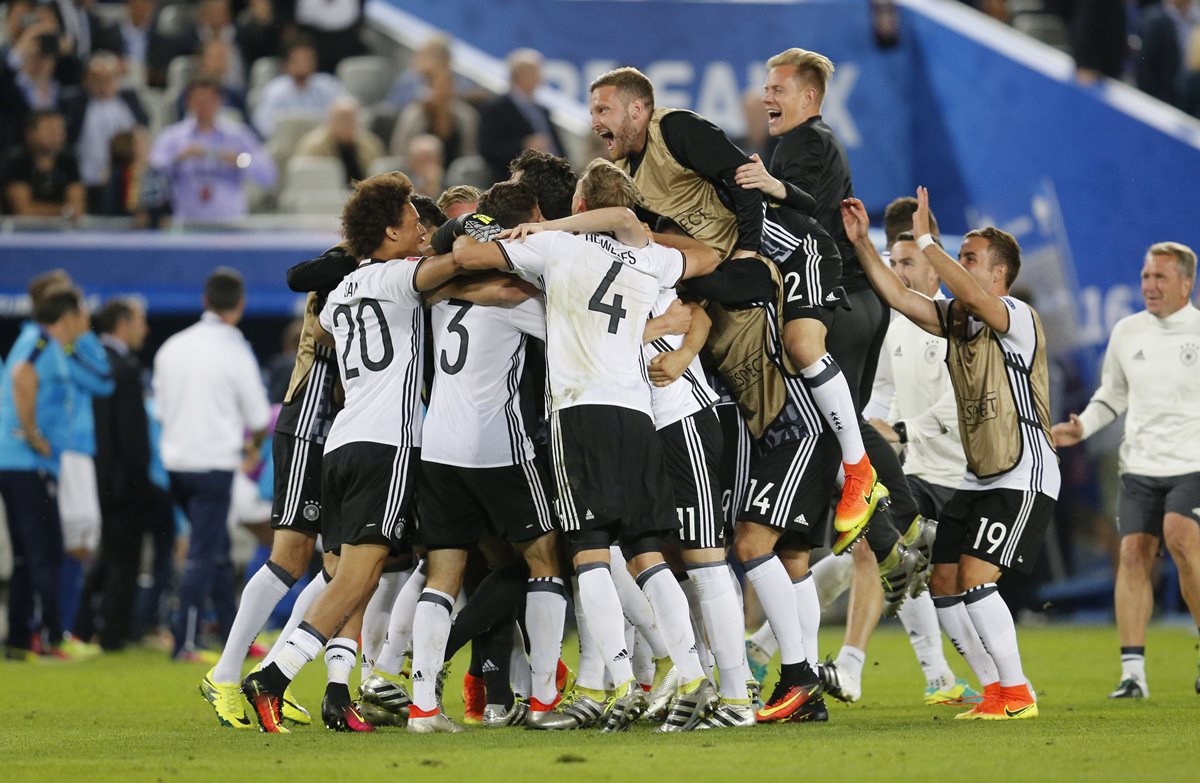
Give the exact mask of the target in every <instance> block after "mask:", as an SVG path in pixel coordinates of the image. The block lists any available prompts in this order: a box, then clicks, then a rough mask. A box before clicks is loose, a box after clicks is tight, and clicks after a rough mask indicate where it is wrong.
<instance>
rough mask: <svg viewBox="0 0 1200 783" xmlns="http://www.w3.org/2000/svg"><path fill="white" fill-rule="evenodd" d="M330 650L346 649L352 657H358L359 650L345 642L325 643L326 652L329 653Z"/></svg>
mask: <svg viewBox="0 0 1200 783" xmlns="http://www.w3.org/2000/svg"><path fill="white" fill-rule="evenodd" d="M330 650H345V651H346V652H348V653H350V657H351V658H357V657H358V650H357V649H356V648H353V647H347V646H346V645H344V644H327V645H325V654H326V655H328V654H329V651H330Z"/></svg>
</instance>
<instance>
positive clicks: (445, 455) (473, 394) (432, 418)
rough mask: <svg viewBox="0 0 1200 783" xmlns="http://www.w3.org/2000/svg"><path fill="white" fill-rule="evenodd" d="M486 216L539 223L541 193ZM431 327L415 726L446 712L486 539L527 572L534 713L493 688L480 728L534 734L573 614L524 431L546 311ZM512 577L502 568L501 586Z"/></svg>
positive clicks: (500, 192) (443, 314)
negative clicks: (440, 691)
mask: <svg viewBox="0 0 1200 783" xmlns="http://www.w3.org/2000/svg"><path fill="white" fill-rule="evenodd" d="M480 208H481V209H487V210H488V215H487V217H494V216H497V215H498V216H499V218H498V219H497V222H498V223H500V224H501V225H503V224H505V223H507V224H508V225H515V224H516V222H520V220H521V219H522V218H523V219H527V220H528V219H532V220H536V219H537V218H538V217H540V214H539V213H538V210H537V202H536V198H535V197H534V195H533V191H532V190H531V189H530V188H528V187H526V186H525V185H522V184H518V183H499V184H497V185H494V186H492V188H491V189H490V190H489V191H488V192H487V193H485V194H484V197H483V199H481V201H480ZM477 217H479V216H477ZM431 316H432V325H433V348H434V357H433V365H434V380H433V389H432V392H431V394H430V401H429V409H428V412H427V414H426V418H425V432H424V437H425V442H426V443H427V444H428V445H427V446H426V448H425V449H424V450H423V452H422V455H421V459H422V464H423V470H422V473H421V479H420V491H419V493H418V497H419V508H420V514H421V527H420V530H419V532H418V541H419V542H420V543H422V544H424V545H425V546H426V547H427V549H428V556H427V557H428V576H427V581H426V585H425V588H424V590H423V592H422V594H421V597H420V599H419V600H418V603H417V610H416V617H415V620H414V629H413V694H412V696H413V704H412V707H411V708H410V711H409V726H414V725H417V726H420V725H422V724H421V723H419V722H418V723H416V724H414V721H413V719H414V718H417V719H420V718H428V717H430V716H432V715H435V714H436V713H437V712H438V710H439V709H440V705H439V704H438V701H437V694H436V691H435V684H436V680H437V677H438V674H439V672H440V670H441V668H442V665H443V663H444V661H445V659H446V658H447V657H448V655H449V654H452V652H450V651H448V650H447V640H448V638H449V636H450V634H451V629H450V612H451V610H452V607H453V605H454V598H455V596H457V595H458V592H459V590H460V589H461V588H462V581H463V573H464V571H465V569H466V565H467V555H468V550H469V549H470V548H472V547H474V546H475V545H476V544H478V543H479V542H480V540H481V538H482V537H483V536H484V534H485V533H487V532H488V531H489V530H491V531H494V532H496V533H499V534H502V535H503V536H504V537H505V538H507V539H508V540H509V541H511V542H512V543H513V544H514V545H515V546H516V547H517V548H518V549H519V550H520V552H521V554H522V555H523V557H524V559H525V561H526V563H527V564H528V568H527V569H521V570H524V571H527V577H526V579H524V580H523V581H524V582H525V585H524V588H525V591H526V592H525V628H526V629H527V631H528V634H529V644H530V650H529V665H530V667H531V669H532V693H531V694H530V699H529V702H528V704H525V703H519V704H515V703H514V702H512V695H511V691H510V692H509V694H508V703H504V702H502V701H499V698H500V694H498V693H494V692H493V691H494V690H495V689H489V693H488V706H487V708H485V710H484V715H483V722H484V725H487V726H490V725H511V724H513V723H520V722H522V721H523V720H524V719H525V714H526V712H527V711H528V713H529V718H528V721H529V723H530V725H533V726H536V723H537V719H538V717H539V715H540V714H541V713H547V712H549V711H550V710H552V709H553V708H554V706H555V704H556V701H557V698H558V692H557V689H556V687H555V673H556V670H557V667H558V659H559V654H560V652H561V649H562V633H563V622H564V619H565V616H566V606H567V602H566V589H565V586H564V583H563V580H562V575H561V572H560V570H559V566H558V547H557V536H556V534H555V530H556V528H557V525H556V524H555V520H554V517H553V512H552V511H551V508H550V501H549V499H548V497H547V494H546V490H545V486H546V485H547V483H548V479H547V477H546V474H545V470H544V468H543V467H542V466H541V464H540V463H539V461H537V460H536V459H535V454H534V448H533V442H532V441H531V440H530V438H529V435H528V434H527V432H526V427H525V422H524V420H523V417H522V415H521V395H520V391H519V387H520V383H521V378H522V375H523V373H524V364H525V352H526V345H527V343H528V341H529V339H530V338H534V339H538V340H544V339H545V315H544V309H543V307H542V304H541V302H540V301H538V300H536V299H534V300H529V301H527V302H526V303H523V304H521V305H518V306H517V307H513V308H502V307H483V306H479V305H478V304H475V303H473V302H470V301H466V300H463V299H457V298H450V299H445V300H442V301H439V302H437V303H435V304H434V305H433V306H432V307H431ZM502 572H503V573H502ZM507 573H508V571H507V570H504V569H497V571H495V572H494V575H496V576H504V575H507ZM487 583H488V580H485V584H487ZM478 592H483V593H484V594H483V595H479V594H477V595H475V596H472V600H473V601H479V600H486V599H488V598H490V597H491V596H488V595H487V594H486V592H484V585H481V586H480V591H478ZM469 605H470V602H468V606H469ZM463 611H464V612H466V611H467V609H466V607H464V609H463ZM511 617H512V615H511V612H501V613H499V615H498V616H497V617H495V618H494V619H495V622H498V623H511ZM456 625H457V623H456ZM506 655H507V651H506ZM504 668H505V669H507V667H504ZM366 690H367V687H366V685H364V692H366ZM434 725H436V726H439V727H442V728H446V727H449V726H450V725H451V724H449V723H448V721H442V722H440V723H438V724H434Z"/></svg>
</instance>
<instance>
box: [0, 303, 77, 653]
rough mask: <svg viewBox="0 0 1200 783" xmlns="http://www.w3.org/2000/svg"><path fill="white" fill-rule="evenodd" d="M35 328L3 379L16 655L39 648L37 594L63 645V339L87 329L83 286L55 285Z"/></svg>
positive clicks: (38, 308)
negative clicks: (60, 506) (59, 485)
mask: <svg viewBox="0 0 1200 783" xmlns="http://www.w3.org/2000/svg"><path fill="white" fill-rule="evenodd" d="M33 316H34V321H35V323H36V326H33V327H32V328H29V327H27V328H26V329H24V330H22V332H21V335H20V336H19V337H18V338H17V342H16V343H15V344H14V345H13V348H12V351H11V352H10V353H9V355H8V361H7V365H8V370H7V372H6V373H5V374H4V376H3V383H2V384H0V498H3V500H4V505H5V507H6V509H7V511H8V529H9V535H10V537H11V538H12V545H13V555H14V558H13V560H14V568H13V575H12V587H11V589H10V590H9V604H8V619H9V636H8V653H9V657H12V658H16V659H27V658H28V657H29V656H30V655H31V651H32V649H33V630H34V629H33V608H34V598H35V596H36V598H37V599H38V601H39V602H40V604H41V616H42V626H43V627H44V629H45V631H46V632H47V634H48V642H49V648H48V649H49V651H50V652H51V654H54V655H60V654H62V651H61V649H60V646H61V644H62V632H63V628H62V618H61V615H60V613H59V594H58V593H59V572H60V570H61V567H62V557H63V542H62V528H61V524H60V522H59V516H58V505H57V502H56V500H55V494H56V487H55V484H56V481H57V477H58V464H59V463H58V461H59V455H60V454H61V453H62V450H63V449H64V448H65V447H66V446H67V445H69V441H70V431H71V427H70V423H71V417H70V414H71V408H72V405H73V404H74V403H73V389H72V385H71V379H70V370H69V369H68V366H67V358H66V354H65V353H64V352H63V348H62V346H63V345H69V344H71V343H73V342H74V341H75V340H76V339H78V338H79V336H80V335H81V334H83V332H84V331H85V330H86V329H87V317H86V315H85V313H84V311H83V306H82V302H81V298H80V295H79V292H78V291H77V290H75V289H73V288H65V287H56V288H53V289H51V290H49V291H47V292H46V293H44V294H43V295H42V296H41V297H40V298H39V299H38V302H37V304H36V305H35V307H34V312H33Z"/></svg>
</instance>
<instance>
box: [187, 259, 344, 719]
mask: <svg viewBox="0 0 1200 783" xmlns="http://www.w3.org/2000/svg"><path fill="white" fill-rule="evenodd" d="M317 260H318V261H322V260H324V261H325V262H326V263H332V264H336V265H337V266H338V267H339V268H340V270H339V271H341V272H342V273H343V274H345V273H349V272H351V271H353V270H354V265H355V261H354V259H352V258H350V257H349V256H348V255H347V254H346V253H345V252H344V251H343V250H342V249H341V248H336V247H335V248H331V249H330V250H329V251H327V252H326V253H325V254H324V255H323V256H321V258H320V259H317ZM311 265H312V264H311V263H310V264H309V266H311ZM304 267H305V264H298V265H297V266H296V267H293V269H292V270H291V272H290V273H289V284H290V285H293V288H297V287H300V286H301V285H303V284H306V283H307V282H308V281H306V280H305V279H304ZM292 272H294V273H295V274H292ZM339 279H340V278H339ZM293 281H294V282H293ZM336 282H337V281H335V280H332V279H330V280H328V281H326V282H324V284H323V285H322V288H323V290H322V291H321V292H320V293H317V292H310V293H309V294H308V297H307V299H306V300H305V302H304V322H303V325H302V326H301V331H300V344H299V347H298V348H297V351H296V363H295V366H294V367H293V368H292V377H291V380H290V381H289V382H288V389H287V394H286V395H285V396H284V398H283V406H282V407H281V408H280V410H279V416H278V418H277V419H276V421H275V431H274V435H273V437H272V439H271V451H272V458H273V460H274V465H275V471H274V478H275V487H274V502H273V505H272V508H271V527H272V528H273V530H274V536H273V539H272V541H271V555H270V558H269V559H268V560H267V562H266V563H264V564H263V566H262V567H261V568H260V569H259V570H258V572H256V573H255V574H254V576H252V577H251V578H250V581H248V582H247V583H246V586H245V587H244V588H243V589H242V598H241V603H240V604H239V605H238V611H237V617H236V618H235V619H234V621H233V627H232V628H231V630H230V632H229V638H228V639H226V641H225V647H224V649H223V650H222V651H221V657H220V659H219V660H218V661H217V664H216V666H214V667H213V668H212V669H211V670H209V672H208V673H207V674H206V675H205V676H204V679H203V680H201V681H200V693H201V695H203V696H204V698H205V699H206V700H207V701H208V702H209V704H211V705H212V707H213V710H214V711H215V712H216V713H217V721H218V722H219V723H220V724H221V725H222V726H227V727H231V728H250V727H251V726H253V725H254V724H253V722H252V721H251V720H250V718H249V716H247V715H246V709H245V704H246V702H245V700H244V699H243V698H242V694H241V691H240V687H241V680H242V665H243V664H244V663H245V660H246V653H247V651H248V650H249V648H250V645H252V644H253V643H254V639H255V637H257V636H258V633H259V632H260V631H261V630H262V628H263V626H264V625H265V624H266V622H267V619H268V618H269V617H270V616H271V613H272V612H273V611H274V610H275V606H276V605H277V604H278V603H279V602H280V600H282V599H283V597H284V596H285V595H287V593H288V591H289V590H291V588H292V586H293V585H294V584H295V583H296V581H297V580H298V579H300V578H301V577H302V576H303V575H304V574H305V573H306V572H307V571H308V564H309V562H310V561H311V560H312V554H313V549H314V547H315V546H316V539H317V534H318V533H320V532H321V523H322V520H321V465H322V452H323V450H324V447H325V438H326V436H327V435H328V434H329V428H330V426H331V425H332V423H333V420H334V417H335V416H336V415H337V412H338V410H340V408H341V405H340V404H339V403H338V402H337V395H336V394H335V392H334V388H335V386H337V385H338V377H337V372H338V370H337V363H336V359H335V357H334V353H333V349H332V348H331V347H329V346H328V345H324V344H321V343H318V342H317V341H316V334H315V333H316V331H317V316H318V314H319V313H320V311H321V306H322V305H323V304H324V301H325V298H326V297H327V296H328V294H329V292H330V291H331V290H332V286H333V285H334V284H335V283H336ZM333 558H334V556H333V555H326V559H327V560H328V561H330V562H328V563H327V564H326V565H327V567H326V568H323V569H322V570H321V571H320V573H318V574H317V575H316V576H315V577H314V578H313V580H312V581H311V582H310V583H309V585H308V586H307V587H306V588H305V589H304V590H303V591H302V592H301V594H300V596H299V597H298V598H297V600H296V604H295V606H294V607H293V611H292V616H291V617H289V619H288V624H287V625H286V626H285V627H284V630H283V632H282V633H281V634H280V636H279V639H280V640H286V638H287V637H288V636H290V635H291V632H292V631H294V630H295V628H296V626H297V625H299V623H300V620H302V619H303V617H304V613H305V612H306V611H307V610H308V607H309V606H311V605H312V602H313V601H314V600H316V597H317V595H319V594H320V592H321V591H322V590H323V589H324V588H325V585H327V584H328V583H329V579H330V576H329V573H330V572H331V571H332V570H333V569H334V566H333V563H332V559H333ZM284 643H285V641H277V643H276V645H275V646H273V647H272V649H271V651H270V652H269V653H268V654H267V657H266V660H265V663H270V662H271V661H272V660H274V655H275V653H277V652H278V651H279V650H280V649H282V647H283V644H284ZM282 709H283V717H284V719H285V720H288V721H290V722H292V723H298V724H301V725H307V724H309V723H311V722H312V718H311V716H310V715H309V713H308V711H307V710H305V709H304V708H303V707H302V706H300V704H299V703H298V702H297V701H296V700H295V697H294V696H293V695H292V694H291V693H290V692H288V693H285V694H284V696H283V707H282Z"/></svg>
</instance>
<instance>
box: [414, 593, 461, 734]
mask: <svg viewBox="0 0 1200 783" xmlns="http://www.w3.org/2000/svg"><path fill="white" fill-rule="evenodd" d="M453 609H454V596H452V595H449V594H447V593H443V592H442V591H441V590H434V589H433V588H432V587H426V588H425V589H424V590H422V591H421V597H420V598H419V599H418V600H417V611H416V613H415V615H416V616H415V617H414V619H413V668H412V688H413V691H412V700H413V704H415V705H416V706H417V708H418V709H421V710H424V711H426V712H430V711H432V710H436V709H439V708H440V706H441V705H439V704H438V700H437V678H438V674H439V673H441V671H442V664H443V663H445V661H446V640H447V638H449V636H450V612H451V611H452V610H453Z"/></svg>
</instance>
